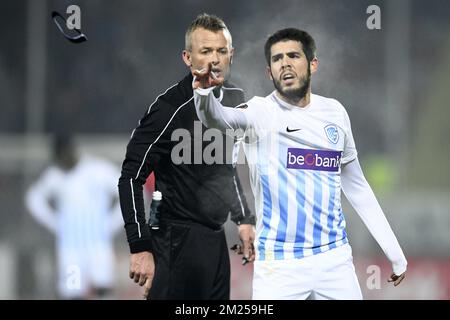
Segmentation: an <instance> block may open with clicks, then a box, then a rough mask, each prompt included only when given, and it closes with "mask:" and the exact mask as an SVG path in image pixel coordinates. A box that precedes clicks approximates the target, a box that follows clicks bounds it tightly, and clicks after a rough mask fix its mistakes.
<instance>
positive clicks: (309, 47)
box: [264, 28, 316, 66]
mask: <svg viewBox="0 0 450 320" xmlns="http://www.w3.org/2000/svg"><path fill="white" fill-rule="evenodd" d="M288 40H293V41H298V42H300V43H301V44H302V47H303V52H304V53H305V56H306V59H308V61H309V62H311V60H312V59H314V58H315V57H316V42H315V41H314V39H313V37H311V35H310V34H309V33H307V32H306V31H303V30H299V29H296V28H286V29H281V30H278V31H277V32H275V33H274V34H272V35H271V36H270V37H269V38H268V39H267V41H266V44H265V45H264V54H265V55H266V60H267V64H268V65H269V66H270V50H271V49H272V46H273V45H274V44H276V43H278V42H281V41H288Z"/></svg>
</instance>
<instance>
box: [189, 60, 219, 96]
mask: <svg viewBox="0 0 450 320" xmlns="http://www.w3.org/2000/svg"><path fill="white" fill-rule="evenodd" d="M193 74H194V82H193V83H192V88H193V89H194V90H195V89H198V88H203V89H206V88H210V87H214V86H217V85H220V84H222V82H223V80H220V79H218V78H217V77H216V75H215V74H214V72H213V71H212V63H208V67H206V68H203V69H202V70H194V71H193Z"/></svg>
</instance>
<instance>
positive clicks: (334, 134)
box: [324, 124, 339, 144]
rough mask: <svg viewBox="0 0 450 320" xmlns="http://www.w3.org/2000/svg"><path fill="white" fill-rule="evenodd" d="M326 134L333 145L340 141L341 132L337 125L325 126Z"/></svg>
mask: <svg viewBox="0 0 450 320" xmlns="http://www.w3.org/2000/svg"><path fill="white" fill-rule="evenodd" d="M324 129H325V133H326V135H327V138H328V140H329V141H330V142H331V143H334V144H336V143H337V142H338V141H339V131H338V128H337V126H336V125H335V124H329V125H327V126H325V128H324Z"/></svg>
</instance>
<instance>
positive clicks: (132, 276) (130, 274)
mask: <svg viewBox="0 0 450 320" xmlns="http://www.w3.org/2000/svg"><path fill="white" fill-rule="evenodd" d="M128 276H129V277H130V279H133V278H134V271H132V270H130V272H129V273H128Z"/></svg>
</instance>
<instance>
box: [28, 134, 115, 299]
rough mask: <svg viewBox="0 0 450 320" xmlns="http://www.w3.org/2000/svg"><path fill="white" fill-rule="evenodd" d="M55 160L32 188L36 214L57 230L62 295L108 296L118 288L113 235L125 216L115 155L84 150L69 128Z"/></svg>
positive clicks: (30, 201)
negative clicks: (98, 155) (110, 158)
mask: <svg viewBox="0 0 450 320" xmlns="http://www.w3.org/2000/svg"><path fill="white" fill-rule="evenodd" d="M53 147H54V158H55V161H54V163H53V164H52V165H50V166H49V167H48V168H47V169H46V170H45V171H44V172H43V173H42V175H41V176H40V178H39V179H38V180H37V181H36V182H34V183H33V184H32V186H31V187H30V188H29V189H28V191H27V193H26V199H25V200H26V201H25V203H26V206H27V208H28V210H29V211H30V212H31V214H32V215H33V217H34V218H36V220H37V221H38V222H39V223H41V224H42V225H43V226H45V227H46V228H47V229H49V230H50V231H51V232H52V233H54V234H55V236H56V256H57V259H58V271H59V272H58V293H59V297H60V298H62V299H88V298H108V297H109V296H110V295H111V293H112V289H113V288H114V280H115V278H114V265H115V262H114V259H115V256H114V246H113V240H114V239H113V237H114V235H115V234H116V233H117V231H118V230H120V227H121V225H122V221H121V220H122V218H121V214H120V208H119V201H118V199H117V198H118V197H117V189H116V182H117V179H118V177H119V175H120V171H119V169H118V168H117V167H116V166H115V165H114V164H112V163H110V162H109V161H106V160H104V159H99V158H95V157H92V156H86V155H84V156H81V157H80V156H79V155H78V153H77V150H76V148H75V144H74V142H73V141H72V138H71V137H70V136H69V135H68V134H62V135H58V136H57V137H56V139H55V141H54V146H53Z"/></svg>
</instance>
